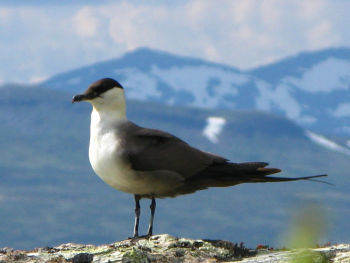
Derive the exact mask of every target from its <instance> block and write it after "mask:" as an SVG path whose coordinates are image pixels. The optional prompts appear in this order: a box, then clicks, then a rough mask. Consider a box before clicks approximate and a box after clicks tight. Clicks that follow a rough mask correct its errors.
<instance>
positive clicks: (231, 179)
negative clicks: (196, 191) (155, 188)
mask: <svg viewBox="0 0 350 263" xmlns="http://www.w3.org/2000/svg"><path fill="white" fill-rule="evenodd" d="M267 165H268V163H265V162H248V163H229V162H227V163H220V164H213V165H211V166H210V167H208V168H207V169H205V170H204V171H202V172H201V173H199V174H197V175H196V176H194V177H192V178H189V180H190V181H191V182H195V183H196V184H197V185H198V186H200V188H203V189H204V188H208V187H225V186H233V185H237V184H241V183H265V182H289V181H300V180H310V181H319V180H315V178H319V177H326V176H327V175H326V174H321V175H313V176H304V177H271V176H267V175H271V174H275V173H279V172H281V170H280V169H278V168H268V167H266V166H267ZM319 182H323V183H327V182H324V181H319Z"/></svg>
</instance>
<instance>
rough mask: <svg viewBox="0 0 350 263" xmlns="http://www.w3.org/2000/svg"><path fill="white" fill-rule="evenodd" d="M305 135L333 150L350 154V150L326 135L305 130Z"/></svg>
mask: <svg viewBox="0 0 350 263" xmlns="http://www.w3.org/2000/svg"><path fill="white" fill-rule="evenodd" d="M305 135H306V136H307V137H308V138H309V139H310V140H311V141H313V142H315V143H317V144H319V145H321V146H323V147H325V148H327V149H330V150H332V151H336V152H340V153H344V154H346V155H350V150H349V149H347V148H345V147H343V146H341V145H339V144H337V143H335V142H333V141H331V140H329V139H327V138H326V137H324V136H322V135H319V134H316V133H314V132H311V131H305Z"/></svg>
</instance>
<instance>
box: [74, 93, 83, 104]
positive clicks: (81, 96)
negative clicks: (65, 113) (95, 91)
mask: <svg viewBox="0 0 350 263" xmlns="http://www.w3.org/2000/svg"><path fill="white" fill-rule="evenodd" d="M84 99H85V95H84V94H79V95H75V96H74V97H73V99H72V103H74V102H80V101H83V100H84Z"/></svg>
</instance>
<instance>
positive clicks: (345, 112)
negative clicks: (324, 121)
mask: <svg viewBox="0 0 350 263" xmlns="http://www.w3.org/2000/svg"><path fill="white" fill-rule="evenodd" d="M331 114H332V115H333V116H334V117H350V103H341V104H339V105H338V107H337V108H336V109H335V110H334V111H331Z"/></svg>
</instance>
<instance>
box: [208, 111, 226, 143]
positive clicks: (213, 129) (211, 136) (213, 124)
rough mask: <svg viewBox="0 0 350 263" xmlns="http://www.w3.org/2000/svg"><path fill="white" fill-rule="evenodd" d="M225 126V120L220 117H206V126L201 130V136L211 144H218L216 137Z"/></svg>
mask: <svg viewBox="0 0 350 263" xmlns="http://www.w3.org/2000/svg"><path fill="white" fill-rule="evenodd" d="M225 124H226V120H225V119H224V118H222V117H208V118H207V126H205V128H204V129H203V135H204V136H205V137H207V138H208V140H209V141H211V142H212V143H218V142H219V139H218V136H219V135H220V133H221V131H222V129H223V128H224V126H225Z"/></svg>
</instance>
